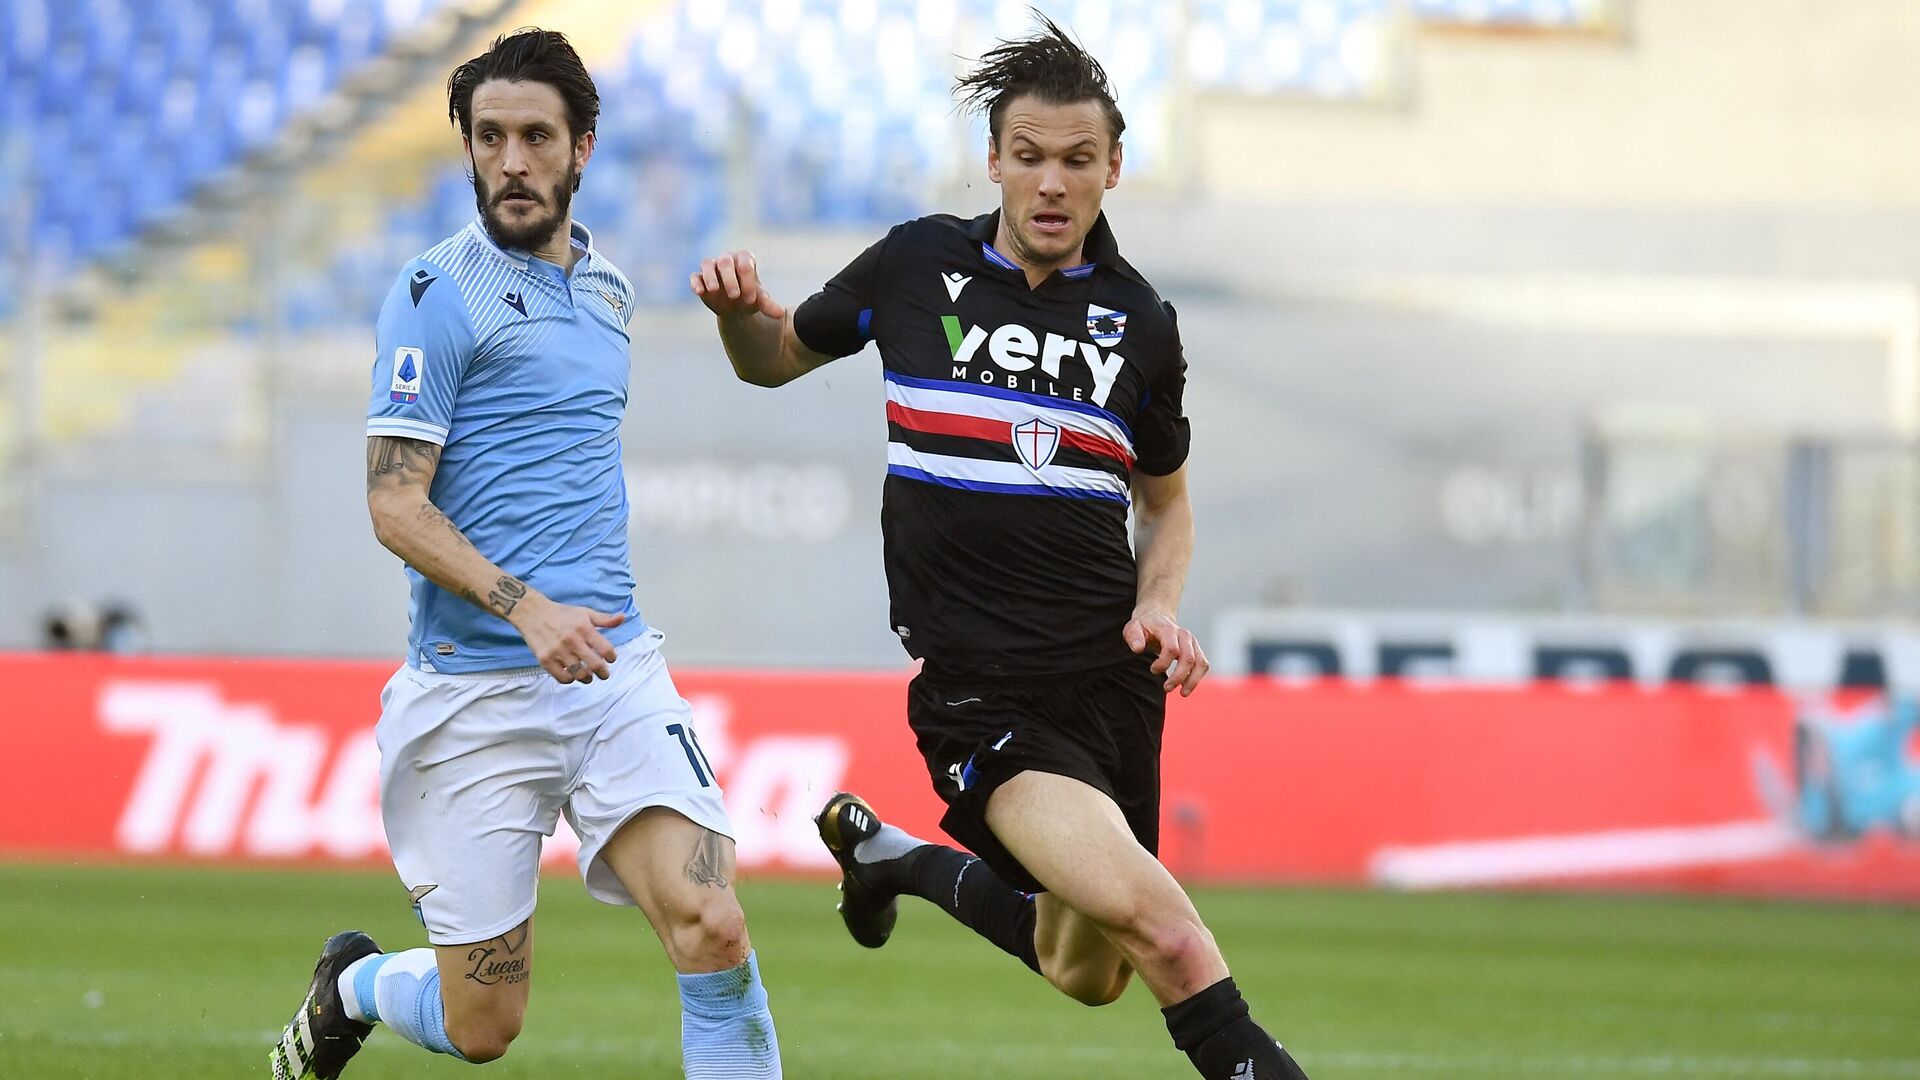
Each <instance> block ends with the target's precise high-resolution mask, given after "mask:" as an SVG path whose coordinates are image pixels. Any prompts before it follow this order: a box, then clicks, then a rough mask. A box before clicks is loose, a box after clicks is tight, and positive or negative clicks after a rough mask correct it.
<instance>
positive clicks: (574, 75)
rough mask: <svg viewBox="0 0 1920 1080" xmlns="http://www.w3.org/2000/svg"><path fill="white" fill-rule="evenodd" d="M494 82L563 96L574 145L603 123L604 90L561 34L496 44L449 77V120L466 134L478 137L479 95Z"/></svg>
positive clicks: (518, 36)
mask: <svg viewBox="0 0 1920 1080" xmlns="http://www.w3.org/2000/svg"><path fill="white" fill-rule="evenodd" d="M488 79H506V80H507V81H509V82H538V83H546V84H547V85H548V86H551V87H553V88H554V89H555V90H557V91H559V92H560V100H561V101H563V102H565V103H566V106H567V134H568V136H569V137H571V138H573V139H574V140H576V141H577V140H578V139H579V138H580V136H582V135H585V134H586V133H587V132H589V131H592V130H593V126H594V124H596V123H598V122H599V120H600V91H598V90H596V89H594V85H593V76H591V75H588V74H587V66H586V65H585V64H583V63H581V62H580V54H579V53H577V52H574V51H573V45H572V44H571V43H570V42H568V41H567V35H565V34H563V33H561V32H560V31H558V30H541V29H538V28H537V27H532V26H525V27H521V28H520V29H518V30H515V31H514V32H513V33H511V34H502V35H500V36H499V37H497V38H494V39H493V44H492V45H490V46H488V47H487V51H486V52H483V53H481V54H480V55H479V56H476V57H474V58H473V59H471V60H469V61H467V62H466V63H464V64H461V65H460V66H459V67H457V68H454V69H453V74H452V75H449V76H447V119H449V120H452V121H453V122H454V123H456V124H459V125H460V134H461V135H463V136H465V137H467V138H469V139H470V138H472V137H473V91H474V88H475V87H477V86H479V85H480V84H481V83H483V82H486V81H487V80H488Z"/></svg>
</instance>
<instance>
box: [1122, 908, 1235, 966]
mask: <svg viewBox="0 0 1920 1080" xmlns="http://www.w3.org/2000/svg"><path fill="white" fill-rule="evenodd" d="M1141 938H1142V944H1143V945H1144V947H1145V950H1146V952H1147V954H1148V956H1149V957H1150V958H1151V960H1152V962H1153V963H1154V965H1155V966H1156V967H1158V968H1160V969H1161V970H1173V971H1184V970H1187V969H1189V968H1193V967H1198V966H1202V965H1204V964H1206V963H1207V962H1208V960H1209V958H1211V957H1212V956H1213V954H1214V953H1215V952H1216V951H1217V950H1218V946H1216V945H1215V944H1214V942H1213V934H1212V932H1210V931H1209V930H1208V929H1207V928H1206V927H1205V926H1204V925H1202V924H1201V923H1200V922H1199V921H1197V920H1193V919H1171V920H1167V921H1165V922H1155V923H1150V924H1148V925H1147V926H1145V927H1143V930H1142V933H1141Z"/></svg>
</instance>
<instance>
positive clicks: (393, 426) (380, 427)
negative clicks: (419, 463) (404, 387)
mask: <svg viewBox="0 0 1920 1080" xmlns="http://www.w3.org/2000/svg"><path fill="white" fill-rule="evenodd" d="M367 434H368V435H397V436H399V437H400V438H403V439H424V440H425V441H427V442H430V443H435V444H437V445H440V446H445V445H447V429H446V428H443V427H441V426H440V425H439V424H429V423H427V422H426V421H425V420H409V419H408V418H406V417H404V416H373V417H368V418H367Z"/></svg>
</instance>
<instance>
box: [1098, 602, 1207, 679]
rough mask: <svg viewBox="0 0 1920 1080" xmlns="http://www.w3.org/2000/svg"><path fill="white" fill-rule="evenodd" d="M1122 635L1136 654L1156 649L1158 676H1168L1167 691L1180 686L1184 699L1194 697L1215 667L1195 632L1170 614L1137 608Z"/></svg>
mask: <svg viewBox="0 0 1920 1080" xmlns="http://www.w3.org/2000/svg"><path fill="white" fill-rule="evenodd" d="M1120 634H1121V636H1122V637H1124V638H1126V641H1127V648H1129V649H1132V650H1133V651H1134V652H1136V653H1144V652H1146V651H1147V649H1148V648H1152V649H1154V650H1155V651H1156V652H1157V653H1158V654H1159V655H1158V656H1157V657H1156V658H1155V659H1154V661H1153V667H1152V669H1151V670H1152V671H1153V673H1154V674H1155V675H1164V676H1166V679H1167V681H1166V684H1165V685H1164V686H1162V687H1161V689H1162V690H1163V691H1171V690H1172V689H1173V688H1174V687H1176V686H1177V687H1179V688H1180V696H1181V697H1191V696H1193V692H1194V691H1195V690H1196V689H1198V688H1199V686H1200V680H1201V679H1204V678H1206V677H1207V670H1208V668H1210V667H1211V666H1212V665H1210V664H1208V663H1207V654H1206V653H1204V652H1202V651H1201V650H1200V642H1199V641H1198V640H1197V639H1196V638H1195V637H1194V636H1193V631H1191V630H1188V629H1185V628H1183V627H1182V626H1181V625H1180V624H1179V623H1178V622H1176V621H1175V620H1174V617H1173V616H1172V615H1171V614H1169V613H1168V612H1165V611H1161V610H1158V609H1156V608H1136V609H1135V610H1134V613H1133V618H1132V619H1131V620H1129V621H1128V623H1127V625H1126V628H1125V629H1123V630H1121V631H1120Z"/></svg>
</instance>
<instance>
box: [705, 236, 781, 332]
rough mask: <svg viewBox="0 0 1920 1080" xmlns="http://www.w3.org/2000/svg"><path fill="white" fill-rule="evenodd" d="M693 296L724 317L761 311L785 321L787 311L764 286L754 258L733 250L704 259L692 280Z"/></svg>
mask: <svg viewBox="0 0 1920 1080" xmlns="http://www.w3.org/2000/svg"><path fill="white" fill-rule="evenodd" d="M688 282H689V284H691V285H692V286H693V295H695V296H697V297H699V298H700V302H701V303H703V304H705V305H707V310H708V311H711V312H713V313H714V314H715V315H718V316H720V317H721V318H728V317H730V316H738V315H750V314H752V313H753V312H756V311H757V312H759V313H760V314H762V315H765V316H767V317H768V318H770V319H781V318H785V317H786V314H787V309H786V308H784V307H781V306H780V305H779V304H778V303H776V302H775V301H774V299H773V297H772V296H770V295H768V293H767V290H766V289H764V288H762V287H761V285H760V268H759V266H758V265H757V264H756V263H755V262H754V261H753V255H752V253H750V252H746V251H731V252H728V253H727V254H725V255H722V256H720V257H719V258H716V259H702V260H700V269H698V270H696V271H694V273H693V275H692V276H691V277H690V278H688Z"/></svg>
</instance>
